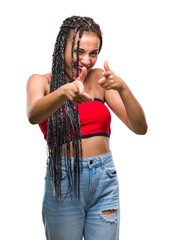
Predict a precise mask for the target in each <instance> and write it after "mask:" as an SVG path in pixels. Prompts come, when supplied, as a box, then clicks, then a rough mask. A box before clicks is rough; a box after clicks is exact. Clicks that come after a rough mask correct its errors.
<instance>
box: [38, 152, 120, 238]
mask: <svg viewBox="0 0 174 240" xmlns="http://www.w3.org/2000/svg"><path fill="white" fill-rule="evenodd" d="M62 160H63V162H64V161H65V157H64V156H62ZM72 160H73V158H72ZM62 170H64V174H63V177H62V202H61V206H60V203H59V202H58V200H57V198H55V197H54V196H53V191H52V185H51V181H50V175H49V171H48V165H47V171H46V177H45V192H44V198H43V204H42V219H43V223H44V227H45V234H46V239H47V240H82V238H83V237H84V240H101V239H102V240H119V224H120V203H119V183H118V179H117V171H116V168H115V164H114V162H113V158H112V153H111V151H110V152H108V153H106V154H104V155H100V156H97V157H87V158H83V171H82V172H81V185H80V186H81V195H80V201H79V202H78V200H77V199H76V198H75V196H74V198H72V199H71V197H70V193H68V194H66V193H67V184H68V179H67V177H66V171H65V168H64V167H63V166H62ZM72 196H73V195H72ZM106 210H108V211H106ZM109 210H112V211H109Z"/></svg>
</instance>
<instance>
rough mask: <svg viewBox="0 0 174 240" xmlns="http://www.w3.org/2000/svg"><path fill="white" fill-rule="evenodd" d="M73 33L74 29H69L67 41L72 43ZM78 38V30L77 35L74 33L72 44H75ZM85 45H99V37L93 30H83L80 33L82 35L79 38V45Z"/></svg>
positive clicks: (96, 46)
mask: <svg viewBox="0 0 174 240" xmlns="http://www.w3.org/2000/svg"><path fill="white" fill-rule="evenodd" d="M73 34H74V31H71V33H70V37H69V39H68V40H69V41H68V42H69V43H70V44H72V39H73ZM78 39H79V32H77V35H76V38H75V45H74V46H77V43H78ZM85 46H91V47H92V46H93V47H95V48H99V46H100V39H99V37H98V36H97V34H96V33H94V32H87V31H84V32H83V33H82V36H81V38H80V47H85Z"/></svg>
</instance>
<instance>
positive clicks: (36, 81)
mask: <svg viewBox="0 0 174 240" xmlns="http://www.w3.org/2000/svg"><path fill="white" fill-rule="evenodd" d="M50 81H51V75H50V76H49V74H43V75H41V74H32V75H31V76H30V77H29V79H28V82H27V88H35V89H37V88H40V89H43V90H44V91H45V92H47V89H48V88H49V86H50Z"/></svg>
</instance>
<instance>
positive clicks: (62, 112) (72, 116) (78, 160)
mask: <svg viewBox="0 0 174 240" xmlns="http://www.w3.org/2000/svg"><path fill="white" fill-rule="evenodd" d="M71 30H73V31H74V35H73V40H72V51H71V58H72V62H71V64H72V81H74V64H73V53H74V43H75V38H76V35H77V32H78V31H79V38H78V43H77V76H76V77H78V71H79V44H80V39H81V36H82V33H83V32H84V31H88V32H94V33H96V34H97V36H98V37H99V39H100V47H99V52H100V50H101V47H102V32H101V30H100V27H99V25H98V24H96V23H95V22H94V21H93V19H92V18H88V17H79V16H72V17H70V18H67V19H65V20H64V22H63V24H62V26H61V28H60V31H59V34H58V36H57V39H56V43H55V46H54V52H53V61H52V72H51V84H50V93H51V92H53V91H55V90H56V89H58V88H59V87H61V86H62V85H64V84H66V80H65V78H64V53H65V46H66V42H67V40H68V38H69V36H70V32H71ZM70 132H72V139H70ZM71 141H72V146H73V156H74V166H73V169H72V163H71V158H70V142H71ZM47 142H48V159H49V171H50V175H51V179H52V180H51V182H52V187H53V192H54V196H56V197H58V199H59V201H60V202H61V201H62V200H61V176H62V171H61V164H62V163H61V155H62V150H64V155H65V153H67V158H66V162H65V167H66V171H67V177H68V190H70V192H71V190H72V189H73V187H74V192H75V195H76V197H77V188H76V186H77V184H78V199H80V171H82V170H83V164H82V162H83V151H82V141H81V125H80V116H79V112H78V104H77V106H76V105H75V104H74V103H73V102H71V101H70V100H69V99H68V100H66V101H65V102H64V103H63V104H62V105H61V107H59V108H58V109H57V110H56V112H54V113H53V114H52V115H51V116H50V117H49V118H48V131H47ZM62 144H64V149H62ZM79 145H80V149H79ZM72 171H74V179H73V177H72ZM77 180H78V181H77ZM73 181H74V186H73V184H72V183H73ZM68 190H67V192H68Z"/></svg>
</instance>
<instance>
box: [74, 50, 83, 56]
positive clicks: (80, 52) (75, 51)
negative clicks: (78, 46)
mask: <svg viewBox="0 0 174 240" xmlns="http://www.w3.org/2000/svg"><path fill="white" fill-rule="evenodd" d="M74 53H75V54H77V50H74ZM80 54H82V51H81V50H79V55H80Z"/></svg>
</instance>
